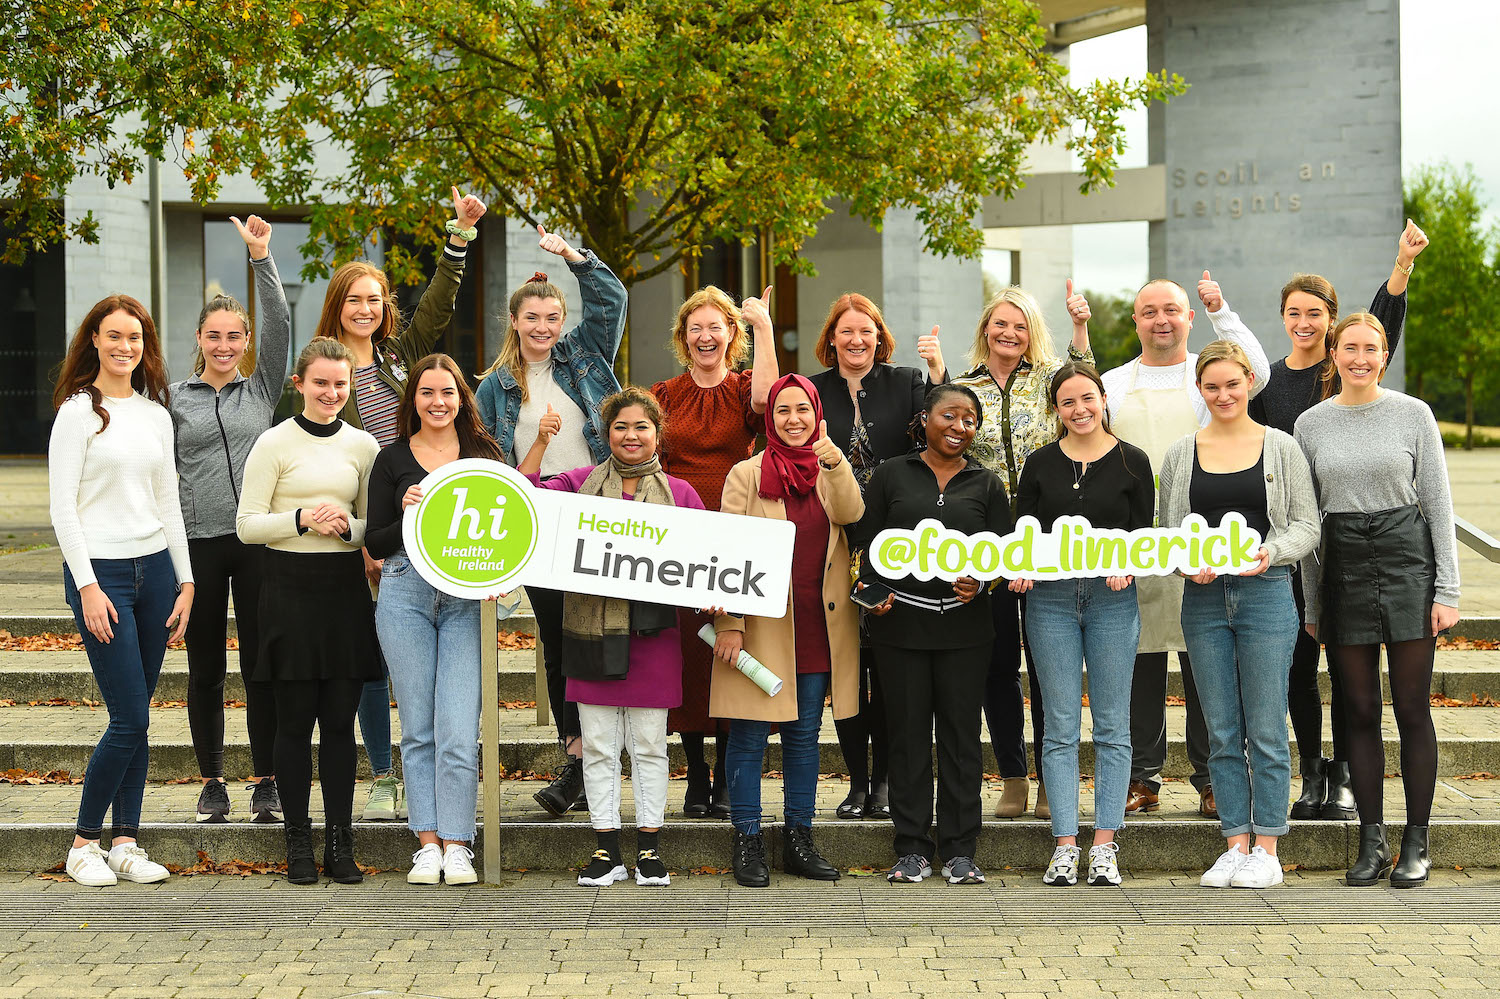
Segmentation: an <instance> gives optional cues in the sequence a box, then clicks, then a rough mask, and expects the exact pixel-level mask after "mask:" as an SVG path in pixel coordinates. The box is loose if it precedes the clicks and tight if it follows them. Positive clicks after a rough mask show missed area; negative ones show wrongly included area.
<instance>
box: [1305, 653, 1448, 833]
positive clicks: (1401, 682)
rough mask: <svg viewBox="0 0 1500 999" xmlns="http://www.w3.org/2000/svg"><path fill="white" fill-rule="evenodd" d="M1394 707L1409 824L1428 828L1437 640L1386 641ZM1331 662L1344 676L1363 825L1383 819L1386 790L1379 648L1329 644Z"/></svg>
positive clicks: (1433, 776)
mask: <svg viewBox="0 0 1500 999" xmlns="http://www.w3.org/2000/svg"><path fill="white" fill-rule="evenodd" d="M1385 655H1386V661H1387V664H1388V666H1389V669H1390V675H1391V708H1392V710H1393V711H1394V712H1395V715H1396V730H1397V731H1398V732H1399V733H1400V736H1401V784H1402V786H1403V787H1404V788H1405V790H1406V822H1407V824H1408V825H1413V826H1425V825H1427V824H1428V820H1429V819H1430V818H1431V817H1432V793H1433V788H1434V786H1435V785H1436V784H1437V732H1436V731H1435V730H1434V729H1433V727H1432V701H1431V699H1430V695H1431V692H1432V662H1433V659H1434V657H1435V656H1436V655H1437V639H1436V638H1417V639H1413V640H1411V641H1408V642H1388V643H1386V647H1385ZM1328 659H1329V661H1330V662H1331V663H1332V664H1333V668H1334V669H1335V670H1337V671H1338V672H1339V673H1340V674H1342V679H1343V681H1344V713H1345V715H1346V716H1347V717H1346V719H1345V720H1346V723H1347V724H1348V726H1349V775H1350V778H1351V783H1352V784H1353V785H1354V800H1355V803H1356V804H1358V805H1359V821H1360V822H1362V823H1364V824H1366V825H1368V824H1371V823H1376V822H1382V821H1384V817H1385V810H1384V807H1383V805H1384V801H1383V796H1382V786H1383V781H1384V779H1385V772H1386V771H1385V743H1384V740H1382V739H1381V735H1380V715H1381V710H1382V701H1383V699H1382V696H1381V689H1380V646H1379V645H1330V646H1329V647H1328Z"/></svg>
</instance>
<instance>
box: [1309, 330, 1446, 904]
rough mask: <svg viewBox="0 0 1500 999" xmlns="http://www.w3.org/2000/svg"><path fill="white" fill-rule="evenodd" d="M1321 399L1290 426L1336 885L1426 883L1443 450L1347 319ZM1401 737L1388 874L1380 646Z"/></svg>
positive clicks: (1442, 578)
mask: <svg viewBox="0 0 1500 999" xmlns="http://www.w3.org/2000/svg"><path fill="white" fill-rule="evenodd" d="M1328 349H1329V352H1330V353H1331V354H1332V355H1333V363H1334V371H1333V372H1332V377H1331V380H1330V386H1329V395H1330V396H1331V397H1330V398H1327V399H1325V400H1324V401H1323V402H1321V403H1319V404H1318V405H1316V406H1314V407H1313V408H1312V409H1310V410H1308V411H1307V412H1306V413H1303V414H1302V416H1301V417H1300V418H1298V420H1297V427H1296V437H1297V443H1299V444H1301V445H1302V450H1303V452H1304V453H1306V455H1307V461H1308V464H1309V465H1310V466H1311V467H1312V476H1313V483H1314V485H1315V486H1316V488H1317V490H1318V505H1319V507H1320V508H1321V509H1322V511H1323V518H1324V519H1323V548H1322V552H1321V557H1320V558H1309V559H1306V560H1305V561H1304V562H1303V563H1302V572H1303V576H1304V578H1305V579H1306V581H1307V582H1306V592H1307V613H1306V616H1305V618H1304V620H1305V621H1306V623H1307V629H1308V632H1309V634H1311V635H1313V637H1315V638H1317V639H1318V640H1319V641H1321V642H1322V643H1323V644H1324V645H1325V646H1327V648H1328V659H1329V661H1330V662H1331V663H1333V666H1334V668H1335V669H1337V670H1338V671H1339V673H1340V675H1341V676H1342V678H1343V682H1344V696H1345V702H1344V703H1345V716H1346V723H1347V726H1348V730H1349V769H1350V774H1351V776H1352V777H1353V783H1354V799H1355V802H1356V803H1357V804H1358V806H1359V821H1360V831H1359V857H1358V859H1357V860H1356V861H1355V862H1354V866H1353V867H1351V868H1350V869H1349V872H1348V875H1347V876H1346V879H1345V880H1346V883H1348V884H1351V885H1372V884H1375V883H1376V882H1377V881H1379V880H1380V878H1382V877H1384V876H1385V875H1386V873H1387V872H1389V873H1390V878H1391V887H1393V888H1407V887H1411V886H1412V885H1417V884H1421V883H1422V882H1423V881H1426V880H1427V871H1428V866H1429V864H1428V858H1427V825H1428V819H1429V817H1430V815H1431V813H1432V794H1433V787H1434V786H1435V784H1436V783H1437V735H1436V733H1435V732H1434V731H1433V727H1432V707H1431V702H1430V701H1429V700H1428V694H1429V692H1430V690H1431V687H1432V663H1433V657H1434V655H1435V648H1436V644H1437V635H1438V634H1439V633H1440V632H1442V631H1444V630H1446V629H1448V628H1451V627H1452V626H1453V625H1454V624H1456V623H1457V622H1458V543H1457V541H1456V539H1455V538H1454V535H1453V501H1452V498H1451V496H1450V494H1449V491H1448V471H1447V468H1446V467H1445V466H1444V464H1443V439H1442V435H1441V434H1440V433H1439V432H1438V426H1437V421H1436V420H1434V419H1433V416H1432V410H1431V409H1429V408H1428V407H1427V404H1426V403H1424V402H1422V401H1421V400H1420V399H1413V398H1412V397H1411V396H1408V395H1403V394H1402V393H1400V392H1396V391H1394V390H1392V389H1383V388H1381V387H1380V377H1381V375H1383V374H1384V373H1385V366H1386V362H1387V361H1388V360H1389V359H1390V350H1389V345H1388V343H1387V341H1386V335H1385V329H1384V328H1383V327H1382V326H1381V324H1380V320H1378V319H1376V318H1375V317H1374V316H1372V315H1370V314H1369V313H1364V312H1357V313H1355V314H1354V315H1351V316H1349V317H1347V318H1346V319H1344V321H1343V322H1341V323H1339V324H1338V326H1337V327H1336V328H1335V329H1334V331H1333V336H1332V337H1331V342H1330V344H1329V348H1328ZM1382 644H1384V645H1385V649H1386V660H1387V662H1388V664H1389V670H1390V679H1391V704H1392V708H1393V710H1394V712H1395V715H1396V727H1397V729H1398V730H1399V732H1400V734H1401V782H1402V785H1403V787H1404V789H1405V792H1406V830H1405V832H1404V833H1403V834H1402V838H1401V855H1400V856H1401V859H1400V863H1398V864H1396V865H1395V867H1394V869H1392V865H1391V851H1390V847H1389V846H1388V845H1387V843H1386V838H1385V826H1384V813H1383V809H1382V783H1383V779H1384V775H1385V747H1384V745H1383V743H1382V740H1381V737H1380V715H1381V710H1382V708H1381V704H1382V695H1381V684H1380V646H1381V645H1382Z"/></svg>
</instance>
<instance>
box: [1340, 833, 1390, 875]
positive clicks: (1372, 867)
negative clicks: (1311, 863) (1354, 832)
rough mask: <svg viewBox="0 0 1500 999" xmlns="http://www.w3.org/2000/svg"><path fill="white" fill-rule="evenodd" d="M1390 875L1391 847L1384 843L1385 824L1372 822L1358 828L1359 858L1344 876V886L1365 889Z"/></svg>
mask: <svg viewBox="0 0 1500 999" xmlns="http://www.w3.org/2000/svg"><path fill="white" fill-rule="evenodd" d="M1390 873H1391V847H1390V844H1389V843H1387V842H1386V841H1385V824H1384V823H1381V822H1372V823H1370V824H1369V825H1362V826H1360V827H1359V857H1358V859H1356V860H1355V861H1354V866H1353V867H1351V868H1349V870H1348V872H1347V873H1345V875H1344V884H1346V885H1351V886H1353V887H1357V888H1365V887H1368V886H1370V885H1373V884H1376V883H1377V882H1379V881H1380V879H1381V878H1383V877H1385V876H1386V875H1388V874H1390Z"/></svg>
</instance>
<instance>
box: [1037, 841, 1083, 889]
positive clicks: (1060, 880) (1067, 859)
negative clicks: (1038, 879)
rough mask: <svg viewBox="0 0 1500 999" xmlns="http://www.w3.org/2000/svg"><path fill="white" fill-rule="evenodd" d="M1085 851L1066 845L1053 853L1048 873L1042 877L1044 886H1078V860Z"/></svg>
mask: <svg viewBox="0 0 1500 999" xmlns="http://www.w3.org/2000/svg"><path fill="white" fill-rule="evenodd" d="M1082 854H1083V851H1082V850H1080V849H1078V847H1076V846H1069V845H1066V844H1064V845H1063V846H1060V847H1058V848H1057V849H1056V850H1053V851H1052V862H1051V863H1049V864H1048V865H1047V873H1046V874H1043V875H1042V884H1044V885H1076V884H1077V883H1078V858H1079V857H1080V856H1082Z"/></svg>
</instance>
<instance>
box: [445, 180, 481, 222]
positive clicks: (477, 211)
mask: <svg viewBox="0 0 1500 999" xmlns="http://www.w3.org/2000/svg"><path fill="white" fill-rule="evenodd" d="M452 193H453V217H454V218H455V219H457V220H458V227H459V228H460V229H472V228H474V225H475V223H477V222H478V221H479V220H480V219H482V218H484V213H485V212H486V211H488V209H487V208H486V207H485V204H484V202H483V201H480V200H479V199H478V198H476V197H475V196H474V195H472V194H463V195H461V194H459V193H458V188H456V187H455V188H453V192H452Z"/></svg>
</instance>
